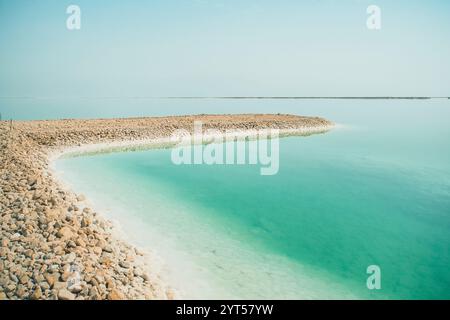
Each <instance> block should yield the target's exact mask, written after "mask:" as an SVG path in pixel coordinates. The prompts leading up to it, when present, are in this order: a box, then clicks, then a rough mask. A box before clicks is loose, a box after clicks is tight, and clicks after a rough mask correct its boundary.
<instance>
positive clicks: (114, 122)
mask: <svg viewBox="0 0 450 320" xmlns="http://www.w3.org/2000/svg"><path fill="white" fill-rule="evenodd" d="M194 120H199V121H202V123H203V128H204V129H205V130H206V129H209V128H214V129H218V130H226V129H237V130H243V129H244V130H247V129H249V130H250V129H251V130H254V129H265V128H278V129H281V130H283V129H287V130H294V131H295V130H297V129H298V130H300V131H301V132H303V133H305V132H308V131H311V132H318V131H326V130H327V128H329V127H331V126H332V123H331V122H329V121H327V120H325V119H322V118H317V117H300V116H292V115H217V116H212V115H199V116H178V117H158V118H127V119H99V120H49V121H13V122H10V121H0V239H1V243H0V300H2V299H60V300H85V299H90V300H99V299H110V300H117V299H173V298H176V294H175V291H173V290H172V289H170V288H168V287H167V286H165V285H164V284H163V283H162V281H161V280H160V278H159V276H158V274H153V273H152V271H151V270H152V266H151V262H148V259H147V258H146V254H145V253H144V252H141V251H140V250H139V249H138V248H136V247H133V246H132V245H130V244H128V243H126V242H125V241H123V240H121V239H120V237H118V236H116V235H115V233H114V230H113V227H112V223H111V222H110V221H107V220H106V219H104V218H102V217H101V215H99V214H97V213H96V212H94V211H93V210H92V209H90V208H89V207H87V206H86V204H85V199H84V196H83V195H77V194H74V193H73V192H72V191H70V190H67V189H65V188H64V187H63V186H61V184H60V183H58V182H57V180H56V179H55V177H54V176H53V174H52V172H51V170H50V168H49V165H50V155H51V154H54V153H55V152H57V151H61V150H63V149H64V148H69V147H74V146H82V145H91V144H99V143H112V142H120V141H123V142H128V141H141V140H151V139H158V138H167V137H170V135H171V134H172V133H173V132H174V130H176V129H186V130H188V131H190V132H192V130H193V122H194ZM293 134H295V133H293ZM149 264H150V265H149Z"/></svg>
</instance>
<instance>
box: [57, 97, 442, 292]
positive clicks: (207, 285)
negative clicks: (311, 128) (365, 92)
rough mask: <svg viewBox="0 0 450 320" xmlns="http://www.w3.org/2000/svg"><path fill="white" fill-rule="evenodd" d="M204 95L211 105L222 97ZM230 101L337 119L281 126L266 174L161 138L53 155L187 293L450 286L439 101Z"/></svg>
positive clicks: (218, 107) (239, 106)
mask: <svg viewBox="0 0 450 320" xmlns="http://www.w3.org/2000/svg"><path fill="white" fill-rule="evenodd" d="M172 103H176V102H172ZM202 103H203V104H204V105H202V108H205V109H206V105H207V104H208V103H209V107H210V108H209V109H208V110H209V111H210V112H211V113H214V112H217V113H218V112H224V109H225V106H223V105H224V104H226V103H227V102H226V101H225V102H202ZM258 103H259V104H258ZM176 108H179V109H177V110H182V107H180V106H178V107H175V106H174V110H175V109H176ZM258 108H259V109H258ZM186 109H188V110H189V111H190V112H186V113H196V111H197V109H195V108H191V109H189V108H188V107H186ZM238 110H239V111H240V112H256V111H258V110H260V112H273V113H275V112H289V113H297V114H307V115H308V114H310V115H320V116H324V117H326V118H328V119H330V120H333V121H335V122H337V123H339V124H341V125H342V126H341V127H338V128H336V129H334V130H332V131H331V132H328V133H326V134H321V135H314V136H310V137H290V138H284V139H282V140H281V141H280V170H279V172H278V174H277V175H274V176H261V175H259V167H258V166H251V165H245V166H218V165H215V166H207V165H199V166H187V165H185V166H175V165H173V164H172V162H171V158H170V153H171V151H170V150H167V149H166V150H148V151H140V152H128V153H113V154H106V155H95V156H84V157H77V158H65V159H60V160H58V161H57V163H56V168H57V170H58V171H59V172H61V174H62V178H63V179H64V181H66V182H67V183H68V184H69V185H70V186H72V188H73V189H75V191H77V192H80V193H84V194H86V195H87V197H88V198H89V199H90V200H91V202H92V204H93V205H94V206H96V207H97V208H100V209H101V210H103V211H102V212H105V213H106V214H107V215H108V216H109V217H111V218H113V219H115V220H117V221H119V223H120V224H121V226H122V228H123V229H124V231H125V233H127V234H128V236H129V237H130V239H131V240H132V241H134V242H136V243H137V244H139V245H141V246H144V247H148V248H151V249H154V250H155V251H156V252H157V254H158V255H159V256H161V257H162V259H163V260H165V261H166V262H167V267H166V268H165V270H166V271H167V273H168V274H169V277H171V278H172V279H173V281H174V282H175V285H176V286H178V287H179V288H180V290H181V291H182V292H183V293H184V294H185V295H186V296H188V297H194V298H211V297H213V298H311V299H314V298H374V299H385V298H391V299H403V298H413V299H419V298H447V299H448V298H450V273H449V272H448V270H449V265H450V148H449V137H450V103H449V102H448V101H443V100H437V101H300V102H299V101H296V102H290V101H285V102H283V101H282V102H281V103H280V102H272V101H270V102H264V101H263V102H251V104H250V105H248V106H246V107H243V103H242V102H239V103H233V102H230V106H229V110H228V112H238ZM191 111H192V112H191ZM369 265H378V266H379V267H380V268H381V276H382V277H381V285H382V288H381V290H368V289H367V287H366V279H367V277H368V274H367V273H366V269H367V267H368V266H369Z"/></svg>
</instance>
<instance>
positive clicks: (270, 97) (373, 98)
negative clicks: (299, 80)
mask: <svg viewBox="0 0 450 320" xmlns="http://www.w3.org/2000/svg"><path fill="white" fill-rule="evenodd" d="M0 99H4V100H8V99H9V100H33V99H36V100H40V99H42V100H47V99H48V100H52V99H92V100H96V99H98V100H108V99H111V100H116V99H117V100H119V99H136V100H140V99H142V100H145V99H149V100H152V99H154V100H158V99H161V100H163V99H169V100H170V99H174V100H176V99H180V100H208V99H209V100H247V99H248V100H431V99H450V97H445V96H442V97H439V96H179V97H176V96H175V97H164V96H161V97H146V96H125V97H116V96H109V97H107V96H104V97H89V96H80V97H34V96H29V97H27V96H23V97H0Z"/></svg>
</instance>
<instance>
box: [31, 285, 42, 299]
mask: <svg viewBox="0 0 450 320" xmlns="http://www.w3.org/2000/svg"><path fill="white" fill-rule="evenodd" d="M41 297H42V290H41V287H39V286H37V287H36V289H35V290H34V292H33V294H32V295H31V296H30V299H31V300H39V299H40V298H41Z"/></svg>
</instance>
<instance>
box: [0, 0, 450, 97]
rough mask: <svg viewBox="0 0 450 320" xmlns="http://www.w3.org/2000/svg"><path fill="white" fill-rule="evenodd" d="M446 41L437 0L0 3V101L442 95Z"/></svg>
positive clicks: (447, 90) (449, 24)
mask: <svg viewBox="0 0 450 320" xmlns="http://www.w3.org/2000/svg"><path fill="white" fill-rule="evenodd" d="M70 4H77V5H79V6H80V7H81V11H82V27H81V30H79V31H68V30H67V29H66V18H67V14H66V12H65V10H66V7H67V6H68V5H70ZM369 4H376V5H378V6H380V7H381V9H382V29H381V30H380V31H370V30H368V29H367V27H366V19H367V14H366V8H367V6H368V5H369ZM449 39H450V1H445V0H434V1H433V0H432V1H423V0H422V1H418V0H397V1H392V0H391V1H386V0H371V1H365V0H360V1H357V0H341V1H337V0H335V1H332V0H304V1H300V0H297V1H288V0H279V1H275V0H271V1H269V0H247V1H246V0H239V1H238V0H226V1H225V0H195V1H194V0H185V1H175V0H172V1H171V0H165V1H162V0H153V1H143V0H142V1H138V0H128V1H118V0H116V1H112V0H110V1H106V0H73V1H61V0H53V1H50V0H38V1H24V0H14V1H11V0H0V43H1V50H0V97H11V96H17V97H23V96H37V97H104V96H122V97H126V96H150V97H156V96H253V95H265V96H273V95H275V96H318V95H321V96H379V95H382V96H384V95H396V96H403V95H415V96H422V95H431V96H449V95H450V85H449V84H450V59H449V57H450V41H449Z"/></svg>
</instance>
